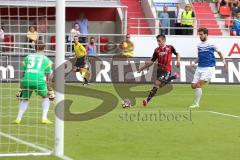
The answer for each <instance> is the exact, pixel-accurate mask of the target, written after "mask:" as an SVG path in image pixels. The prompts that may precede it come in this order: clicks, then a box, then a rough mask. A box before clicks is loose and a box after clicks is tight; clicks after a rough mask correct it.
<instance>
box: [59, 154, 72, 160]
mask: <svg viewBox="0 0 240 160" xmlns="http://www.w3.org/2000/svg"><path fill="white" fill-rule="evenodd" d="M57 157H58V158H61V159H63V160H73V159H72V158H70V157H68V156H66V155H64V156H57Z"/></svg>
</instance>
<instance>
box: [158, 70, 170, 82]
mask: <svg viewBox="0 0 240 160" xmlns="http://www.w3.org/2000/svg"><path fill="white" fill-rule="evenodd" d="M170 76H171V72H168V71H166V70H163V69H159V68H158V69H157V80H159V81H160V82H166V81H167V80H168V78H169V77H170Z"/></svg>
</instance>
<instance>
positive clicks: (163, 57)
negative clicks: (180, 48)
mask: <svg viewBox="0 0 240 160" xmlns="http://www.w3.org/2000/svg"><path fill="white" fill-rule="evenodd" d="M172 54H174V55H177V54H178V53H177V52H176V50H175V48H174V47H173V46H172V45H166V46H165V47H162V48H161V47H158V48H156V49H155V50H154V53H153V56H152V59H151V61H152V62H155V61H156V60H157V63H158V67H159V68H161V69H165V70H166V71H167V72H171V68H172V66H171V62H172Z"/></svg>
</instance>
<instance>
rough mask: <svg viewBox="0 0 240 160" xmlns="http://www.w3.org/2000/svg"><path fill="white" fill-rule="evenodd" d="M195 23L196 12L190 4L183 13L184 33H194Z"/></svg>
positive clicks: (182, 24)
mask: <svg viewBox="0 0 240 160" xmlns="http://www.w3.org/2000/svg"><path fill="white" fill-rule="evenodd" d="M194 23H195V14H194V12H193V11H192V10H191V6H190V4H187V5H186V6H185V10H184V11H183V13H182V19H181V26H182V27H184V29H182V34H183V35H193V27H194Z"/></svg>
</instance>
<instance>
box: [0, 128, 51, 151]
mask: <svg viewBox="0 0 240 160" xmlns="http://www.w3.org/2000/svg"><path fill="white" fill-rule="evenodd" d="M0 136H3V137H6V138H9V139H11V140H14V141H16V142H18V143H21V144H24V145H27V146H30V147H32V148H36V149H38V150H40V151H43V152H47V153H52V151H50V150H48V149H46V148H43V147H41V146H38V145H35V144H33V143H30V142H27V141H24V140H21V139H19V138H17V137H14V136H12V135H9V134H6V133H3V132H0Z"/></svg>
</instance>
